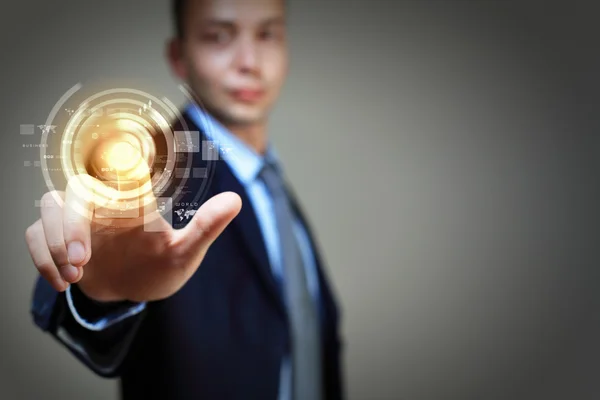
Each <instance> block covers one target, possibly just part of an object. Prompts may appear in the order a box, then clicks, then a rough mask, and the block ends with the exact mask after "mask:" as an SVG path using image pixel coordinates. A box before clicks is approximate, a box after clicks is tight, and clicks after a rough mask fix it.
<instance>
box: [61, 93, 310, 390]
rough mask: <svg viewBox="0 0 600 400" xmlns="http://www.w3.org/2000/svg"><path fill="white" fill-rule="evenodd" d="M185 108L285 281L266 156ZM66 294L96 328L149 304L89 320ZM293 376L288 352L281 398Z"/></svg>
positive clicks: (303, 237) (303, 242) (299, 229)
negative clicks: (234, 183)
mask: <svg viewBox="0 0 600 400" xmlns="http://www.w3.org/2000/svg"><path fill="white" fill-rule="evenodd" d="M186 112H187V114H188V116H189V117H190V118H192V120H193V121H194V123H195V124H196V125H197V126H198V127H199V128H200V129H201V130H202V132H204V134H205V136H206V138H207V139H208V140H210V141H212V142H213V144H215V145H217V147H218V148H219V150H220V151H219V153H220V157H221V158H222V159H223V160H224V161H225V162H226V163H227V165H228V166H229V167H230V169H231V171H232V172H233V174H234V176H235V177H236V178H237V179H238V181H239V182H240V183H241V184H242V186H243V187H244V189H245V190H246V193H247V194H248V197H249V199H250V203H251V206H252V208H253V209H254V212H255V214H256V217H257V219H258V224H259V226H260V230H261V233H262V236H263V239H264V243H265V246H266V250H267V254H268V258H269V262H270V265H271V269H272V271H273V274H274V276H275V278H276V279H278V280H280V281H282V280H283V267H282V262H281V247H280V243H279V233H278V232H277V225H276V222H275V214H274V208H273V202H272V199H271V196H270V195H269V192H268V190H267V188H266V186H265V185H264V183H263V182H262V180H260V179H259V178H258V174H259V173H260V171H261V169H262V167H263V165H264V158H263V157H262V156H261V155H259V154H258V153H256V152H255V151H254V150H253V149H251V148H250V147H249V146H247V145H246V144H245V143H244V142H242V141H241V140H240V139H239V138H238V137H236V136H235V135H234V134H232V133H231V132H230V131H229V130H228V129H227V128H225V127H224V126H223V125H222V124H220V123H219V122H218V121H216V120H215V119H214V118H213V117H212V116H211V115H209V114H207V113H205V112H204V111H202V110H201V109H200V108H199V107H198V106H197V105H195V104H190V105H189V106H188V107H187V108H186ZM266 157H269V158H270V159H271V160H277V156H276V154H275V150H274V149H273V147H272V146H271V145H269V146H268V149H267V154H266ZM277 165H278V168H279V170H280V171H281V170H282V168H281V165H280V164H279V163H277ZM295 230H296V236H297V239H298V242H299V245H300V250H301V252H302V257H303V259H304V265H305V268H306V270H305V273H306V279H307V283H308V288H309V290H310V291H311V294H312V296H313V298H314V299H315V302H316V303H318V302H319V301H320V299H319V297H320V294H319V284H318V277H317V267H316V264H315V257H314V252H313V249H312V247H311V245H310V240H309V238H308V235H307V232H306V230H305V229H304V227H303V226H302V224H301V223H300V221H296V223H295ZM66 298H67V303H68V305H69V308H70V310H71V313H72V314H73V317H74V318H75V320H76V321H77V322H78V323H79V324H80V325H82V326H84V327H85V328H87V329H90V330H93V331H101V330H103V329H106V328H108V327H109V326H111V325H114V324H116V323H118V322H120V321H122V320H124V319H126V318H128V317H131V316H133V315H136V314H138V313H140V312H141V311H143V310H144V308H145V307H146V303H140V304H138V305H136V306H134V307H132V308H130V309H128V310H126V311H124V312H122V313H119V314H117V315H108V316H106V317H104V318H101V319H100V320H98V321H86V320H85V319H83V318H82V317H81V316H80V315H79V314H78V313H77V310H76V307H75V305H74V304H73V299H72V296H71V291H70V288H69V289H67V291H66ZM291 377H292V375H291V363H290V362H289V355H286V357H285V358H284V359H283V360H282V366H281V374H280V385H279V388H280V390H279V400H288V399H290V398H291Z"/></svg>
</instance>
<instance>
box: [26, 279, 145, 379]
mask: <svg viewBox="0 0 600 400" xmlns="http://www.w3.org/2000/svg"><path fill="white" fill-rule="evenodd" d="M71 289H72V290H71V292H70V293H69V294H68V295H67V293H65V292H63V293H59V292H57V291H55V290H54V289H53V288H52V287H51V286H50V284H49V283H47V282H46V280H45V279H43V278H41V277H38V279H37V282H36V285H35V289H34V293H33V301H32V304H31V313H32V316H33V320H34V322H35V324H36V325H37V326H38V327H39V328H40V329H42V330H43V331H44V332H47V333H50V334H51V335H52V336H54V337H55V338H56V339H57V340H58V341H59V342H60V343H62V344H63V345H64V346H65V347H67V349H68V350H69V351H70V352H71V353H72V354H73V355H75V357H77V358H78V359H79V360H80V361H81V362H83V363H84V364H85V365H86V366H87V367H89V368H90V369H91V370H92V371H94V372H95V373H96V374H98V375H100V376H103V377H107V378H112V377H117V376H119V375H120V374H121V372H122V370H123V369H124V368H125V367H126V361H127V359H128V357H127V355H128V353H129V350H130V348H131V344H132V342H133V340H134V338H135V336H136V333H137V331H138V330H139V328H140V324H141V322H142V320H143V319H144V317H145V314H146V313H147V312H148V310H147V309H146V307H145V304H144V303H130V302H118V303H98V302H95V301H93V300H91V299H89V298H87V297H86V296H85V295H84V294H83V293H82V292H81V291H80V290H79V289H78V288H77V285H71Z"/></svg>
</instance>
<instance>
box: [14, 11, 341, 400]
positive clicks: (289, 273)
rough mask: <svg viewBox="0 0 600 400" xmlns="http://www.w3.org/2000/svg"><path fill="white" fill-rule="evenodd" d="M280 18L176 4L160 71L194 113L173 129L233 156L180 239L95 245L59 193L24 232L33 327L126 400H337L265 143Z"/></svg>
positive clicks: (126, 230) (321, 321) (318, 292)
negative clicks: (170, 76) (171, 77)
mask: <svg viewBox="0 0 600 400" xmlns="http://www.w3.org/2000/svg"><path fill="white" fill-rule="evenodd" d="M285 6H286V5H285V2H284V0H187V1H186V0H175V1H174V2H173V10H174V16H175V22H176V27H177V34H176V37H175V38H174V39H172V40H171V41H170V43H169V44H168V47H167V54H168V59H169V62H170V65H171V66H172V70H173V71H174V73H175V75H176V76H177V77H178V78H180V79H182V80H183V81H185V82H186V83H187V84H188V86H189V87H190V88H191V90H192V91H193V93H194V95H195V96H196V97H197V98H198V99H199V103H201V104H203V105H204V107H199V106H198V105H197V104H196V103H194V102H192V103H190V104H189V105H188V106H187V107H186V108H185V109H184V110H183V112H182V115H183V124H181V123H178V124H177V125H176V126H174V127H173V129H174V130H183V128H184V126H183V125H185V126H186V127H187V129H190V130H197V131H200V132H201V137H202V140H210V141H216V142H219V143H220V144H221V147H222V148H223V147H226V148H228V149H230V150H231V151H230V153H231V154H233V155H235V156H231V157H225V156H224V155H223V157H222V158H221V159H220V160H219V161H217V162H216V163H215V164H214V168H213V169H212V172H211V179H210V184H209V185H208V188H207V193H206V196H205V197H204V199H207V200H206V201H201V202H200V203H199V204H198V206H199V207H198V210H197V211H196V213H195V214H194V216H193V217H192V218H191V219H190V220H189V222H188V223H187V224H185V226H182V227H181V229H174V228H173V227H172V226H171V225H170V224H169V223H168V222H166V221H165V220H164V219H162V218H161V219H157V221H158V224H162V225H161V229H157V230H155V231H152V232H150V231H149V230H147V229H144V227H143V225H142V224H141V223H137V224H136V223H133V224H123V226H117V227H116V228H115V232H113V233H112V234H106V233H104V234H100V233H98V231H97V230H96V229H94V227H95V224H96V222H97V221H96V220H95V217H94V208H93V207H94V206H93V205H91V204H88V203H86V202H85V201H84V200H82V199H81V198H80V197H79V196H78V193H76V191H75V190H74V189H73V187H74V186H73V185H71V183H72V182H69V184H68V185H67V188H66V190H65V192H51V193H47V194H46V195H44V198H43V202H42V204H43V207H42V212H41V218H40V219H39V220H37V221H36V222H35V223H34V224H32V225H31V226H30V227H29V228H28V229H27V232H26V235H25V237H26V241H27V244H28V248H29V251H30V254H31V257H32V259H33V263H34V265H35V266H36V268H37V269H38V270H39V272H40V278H39V279H38V281H37V283H36V287H35V291H34V296H33V303H32V314H33V317H34V321H35V323H36V324H37V325H38V326H39V327H40V328H41V329H43V330H44V331H47V332H49V333H50V334H52V335H53V336H54V337H55V338H56V339H57V340H58V341H59V342H61V343H62V344H64V345H65V346H66V348H68V349H69V350H70V351H71V352H72V353H73V354H74V355H75V356H76V357H77V358H78V359H79V360H81V361H82V362H83V363H85V364H86V365H87V366H88V367H89V368H91V369H92V370H93V371H94V372H96V373H98V374H99V375H101V376H105V377H119V378H120V383H121V385H120V387H121V395H122V398H124V399H138V398H144V399H146V398H164V399H192V398H193V399H273V400H276V399H277V400H319V399H340V398H342V397H343V390H342V382H341V369H340V364H341V363H340V339H339V334H338V325H339V317H338V315H339V312H338V307H337V305H336V301H335V299H334V296H333V294H332V290H331V287H330V285H329V282H328V280H327V278H326V276H325V272H324V268H323V262H322V259H321V257H320V256H319V252H318V249H317V246H316V244H315V241H314V237H313V234H312V232H311V229H310V227H309V226H308V223H307V221H306V218H305V217H304V215H303V213H302V211H301V209H300V207H299V205H298V202H297V199H296V197H295V196H294V195H293V193H292V192H291V190H290V187H289V185H287V184H286V182H285V179H284V176H283V171H282V166H281V163H280V162H279V160H278V158H277V155H276V154H275V152H274V150H273V148H272V146H271V145H270V144H269V141H268V136H267V119H268V114H269V111H270V109H271V107H272V105H273V104H274V102H275V100H276V98H277V97H278V94H279V91H280V88H281V86H282V85H283V82H284V80H285V76H286V74H287V69H288V54H287V44H286V22H285ZM196 154H197V153H196ZM193 165H194V166H195V167H199V168H202V167H207V161H204V160H202V159H201V157H198V156H196V155H194V156H193ZM196 189H198V190H200V189H199V188H196ZM192 192H193V190H192ZM192 194H193V193H192ZM81 210H84V211H85V212H83V213H82V212H80V211H81ZM143 211H144V212H146V213H148V212H150V213H157V211H156V210H150V211H148V210H146V209H145V210H143ZM134 220H135V219H134ZM129 222H131V221H129ZM133 222H136V221H133Z"/></svg>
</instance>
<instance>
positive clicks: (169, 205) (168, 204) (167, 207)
mask: <svg viewBox="0 0 600 400" xmlns="http://www.w3.org/2000/svg"><path fill="white" fill-rule="evenodd" d="M156 210H157V211H158V213H159V214H160V215H162V219H164V220H165V221H166V222H167V224H165V223H163V221H161V220H160V218H159V217H157V216H156V215H152V216H147V215H145V216H144V232H164V231H167V230H169V229H170V228H171V227H172V226H173V218H172V213H173V199H172V198H171V197H157V198H156Z"/></svg>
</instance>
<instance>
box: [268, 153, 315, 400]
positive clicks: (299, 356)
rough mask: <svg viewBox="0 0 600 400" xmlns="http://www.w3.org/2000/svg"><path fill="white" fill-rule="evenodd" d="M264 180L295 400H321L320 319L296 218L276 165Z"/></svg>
mask: <svg viewBox="0 0 600 400" xmlns="http://www.w3.org/2000/svg"><path fill="white" fill-rule="evenodd" d="M260 178H261V179H262V180H263V182H264V183H265V186H266V187H267V190H268V191H269V192H270V194H271V197H272V199H273V208H274V211H275V219H276V223H277V230H278V233H279V241H280V247H281V258H282V267H283V278H284V282H283V288H284V293H285V300H286V304H287V310H288V316H289V322H290V329H291V340H292V377H293V379H292V393H293V400H320V399H321V398H322V385H321V379H322V378H321V341H320V334H319V330H320V327H319V316H318V310H317V308H316V304H315V302H314V301H313V299H312V296H311V293H310V291H309V288H308V282H307V279H306V273H305V265H304V261H303V259H302V253H301V251H300V246H299V244H298V239H297V237H296V234H295V232H294V221H295V216H294V213H293V211H292V208H291V205H290V201H289V198H288V196H287V193H286V190H285V186H284V182H283V179H282V178H281V176H280V175H279V174H278V172H277V171H276V169H275V167H274V166H273V164H272V163H266V164H265V166H264V167H263V169H262V171H261V173H260Z"/></svg>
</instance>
